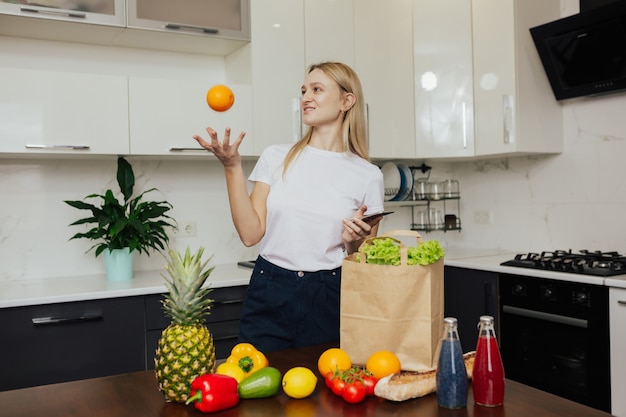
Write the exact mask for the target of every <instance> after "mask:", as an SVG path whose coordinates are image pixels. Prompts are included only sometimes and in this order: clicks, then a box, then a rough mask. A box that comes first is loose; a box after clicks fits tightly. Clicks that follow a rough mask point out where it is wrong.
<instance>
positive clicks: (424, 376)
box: [374, 351, 476, 401]
mask: <svg viewBox="0 0 626 417" xmlns="http://www.w3.org/2000/svg"><path fill="white" fill-rule="evenodd" d="M475 358H476V351H472V352H468V353H466V354H464V355H463V359H464V361H465V369H466V370H467V377H468V378H469V379H471V378H472V369H473V367H474V359H475ZM436 391H437V369H436V368H433V369H426V370H423V371H401V372H398V373H395V374H392V375H389V376H386V377H384V378H381V379H380V380H379V381H378V383H377V384H376V388H375V389H374V394H375V395H376V396H377V397H381V398H385V399H387V400H392V401H405V400H409V399H411V398H419V397H423V396H425V395H428V394H432V393H433V392H436Z"/></svg>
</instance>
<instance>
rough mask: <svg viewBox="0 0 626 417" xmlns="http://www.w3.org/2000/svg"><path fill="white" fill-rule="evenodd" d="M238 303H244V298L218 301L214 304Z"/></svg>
mask: <svg viewBox="0 0 626 417" xmlns="http://www.w3.org/2000/svg"><path fill="white" fill-rule="evenodd" d="M237 303H243V300H242V299H239V300H224V301H217V302H216V303H215V304H214V305H223V304H237Z"/></svg>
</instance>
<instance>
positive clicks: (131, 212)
mask: <svg viewBox="0 0 626 417" xmlns="http://www.w3.org/2000/svg"><path fill="white" fill-rule="evenodd" d="M117 183H118V185H119V187H120V191H121V192H122V195H123V196H124V201H123V202H120V201H118V199H117V198H116V197H115V196H114V195H113V191H111V190H107V191H106V192H105V193H104V195H100V194H90V195H88V196H86V197H85V198H84V200H86V199H94V198H95V199H100V200H101V201H102V204H101V205H100V206H99V207H98V206H96V205H93V204H90V203H87V202H85V201H81V200H75V201H69V200H65V201H64V202H65V203H67V204H69V205H70V206H72V207H74V208H77V209H79V210H88V211H91V216H89V217H85V218H83V219H80V220H77V221H75V222H74V223H71V224H70V226H78V225H82V224H94V226H93V227H92V228H91V229H89V230H88V231H87V232H84V233H76V234H75V235H74V236H72V237H71V238H70V240H72V239H81V238H85V239H90V240H94V241H96V242H97V243H96V244H94V245H93V246H92V247H91V248H89V249H88V250H87V252H89V251H91V250H92V249H94V248H95V250H96V257H97V256H98V255H100V253H102V251H104V250H105V249H109V250H113V249H123V248H130V250H131V252H132V251H134V250H136V251H138V252H139V253H142V252H143V253H146V254H147V255H148V256H149V255H150V252H149V250H151V249H153V250H157V251H160V250H163V249H165V245H166V244H167V243H168V242H169V236H168V235H167V233H166V229H167V228H168V227H171V228H175V227H176V226H175V221H174V220H173V219H172V218H171V217H170V216H168V215H167V214H166V213H167V212H168V211H169V210H170V209H172V205H171V204H170V203H168V202H167V201H142V199H143V197H144V195H145V194H147V193H149V192H151V191H155V190H157V189H156V188H151V189H149V190H147V191H144V192H143V193H141V194H139V195H138V196H137V197H135V198H132V199H131V197H132V195H133V188H134V187H135V174H134V173H133V168H132V166H131V165H130V163H128V161H126V160H125V159H124V158H123V157H121V156H120V157H119V158H118V159H117Z"/></svg>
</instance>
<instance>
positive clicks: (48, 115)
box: [0, 68, 129, 155]
mask: <svg viewBox="0 0 626 417" xmlns="http://www.w3.org/2000/svg"><path fill="white" fill-rule="evenodd" d="M0 80H1V81H0V153H4V154H47V155H51V154H73V155H87V154H92V155H96V154H97V155H102V154H127V153H128V151H129V143H128V83H127V79H126V77H120V76H112V75H98V74H83V73H65V72H54V71H38V70H26V69H12V68H0Z"/></svg>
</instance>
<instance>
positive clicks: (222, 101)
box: [206, 84, 235, 111]
mask: <svg viewBox="0 0 626 417" xmlns="http://www.w3.org/2000/svg"><path fill="white" fill-rule="evenodd" d="M206 102H207V104H208V105H209V107H210V108H212V109H213V110H215V111H226V110H228V109H230V108H231V107H232V106H233V104H234V103H235V94H234V93H233V92H232V90H231V89H230V88H228V87H226V86H225V85H223V84H217V85H214V86H213V87H211V88H210V89H209V91H208V92H207V93H206Z"/></svg>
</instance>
